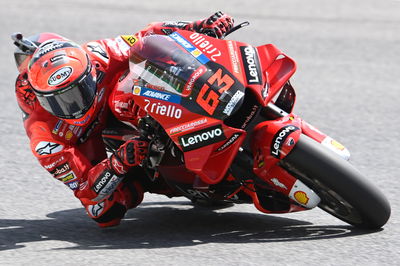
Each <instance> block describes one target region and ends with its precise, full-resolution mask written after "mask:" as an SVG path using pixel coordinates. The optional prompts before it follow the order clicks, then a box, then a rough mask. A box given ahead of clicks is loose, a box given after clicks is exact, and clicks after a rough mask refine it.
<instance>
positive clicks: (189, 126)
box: [167, 117, 208, 136]
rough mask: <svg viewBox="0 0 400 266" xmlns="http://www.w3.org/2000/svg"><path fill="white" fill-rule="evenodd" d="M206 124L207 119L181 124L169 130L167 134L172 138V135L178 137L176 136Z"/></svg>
mask: <svg viewBox="0 0 400 266" xmlns="http://www.w3.org/2000/svg"><path fill="white" fill-rule="evenodd" d="M206 123H208V119H207V117H204V118H200V119H195V120H192V121H189V122H187V123H183V124H180V125H178V126H176V127H172V128H168V129H167V132H168V133H169V134H170V135H171V136H172V135H176V134H179V133H182V132H186V131H189V130H192V129H194V128H196V127H198V126H201V125H204V124H206Z"/></svg>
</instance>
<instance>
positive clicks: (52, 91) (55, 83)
mask: <svg viewBox="0 0 400 266" xmlns="http://www.w3.org/2000/svg"><path fill="white" fill-rule="evenodd" d="M28 79H29V82H30V83H31V85H32V87H33V89H34V92H35V94H36V96H37V99H38V101H39V103H40V105H41V106H42V107H43V108H44V109H45V110H47V111H48V112H49V113H51V114H53V115H54V116H56V117H59V118H61V119H63V120H65V121H66V122H67V123H69V124H73V125H79V126H85V125H87V124H88V123H89V122H90V121H92V119H93V117H94V116H95V111H96V106H97V95H96V90H97V89H96V70H95V68H94V67H93V66H92V64H91V62H90V59H89V56H88V55H87V53H86V52H85V50H83V49H82V48H81V47H80V46H79V45H78V44H76V43H74V42H72V41H69V40H49V41H46V42H43V43H42V44H40V45H39V47H38V48H37V49H36V51H35V53H34V54H33V56H32V59H31V60H30V62H29V65H28Z"/></svg>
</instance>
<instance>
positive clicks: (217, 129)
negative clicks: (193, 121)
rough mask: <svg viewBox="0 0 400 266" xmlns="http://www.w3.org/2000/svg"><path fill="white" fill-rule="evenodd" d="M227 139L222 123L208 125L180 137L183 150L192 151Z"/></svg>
mask: <svg viewBox="0 0 400 266" xmlns="http://www.w3.org/2000/svg"><path fill="white" fill-rule="evenodd" d="M224 139H226V136H225V134H224V131H223V130H222V127H221V125H216V126H213V127H208V128H205V129H202V130H199V131H195V132H192V133H190V134H187V135H183V136H181V137H179V138H178V140H179V144H180V145H181V147H182V150H183V151H191V150H194V149H198V148H200V147H204V146H207V145H210V144H213V143H217V142H220V141H222V140H224Z"/></svg>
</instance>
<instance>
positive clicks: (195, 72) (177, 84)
mask: <svg viewBox="0 0 400 266" xmlns="http://www.w3.org/2000/svg"><path fill="white" fill-rule="evenodd" d="M211 41H212V40H210V43H211ZM220 44H221V43H220ZM222 45H225V43H224V42H223V43H222ZM200 49H201V48H198V47H196V45H195V44H194V43H193V42H191V40H190V38H187V37H186V38H185V37H184V36H183V34H182V35H181V34H179V33H176V32H174V33H172V34H171V35H169V36H164V35H150V36H146V37H144V38H142V39H141V40H140V41H139V42H138V43H137V44H135V45H134V46H133V47H132V48H131V50H130V52H131V56H130V71H131V75H130V76H131V78H133V85H134V86H137V88H138V90H139V89H140V88H143V87H145V88H149V89H152V90H158V91H166V92H169V93H172V94H177V95H179V96H180V97H181V100H180V101H179V102H180V104H181V105H182V106H184V107H185V108H186V109H188V110H190V111H191V112H193V113H196V114H200V115H205V116H211V117H214V118H218V119H221V120H222V119H225V118H226V117H228V116H230V115H231V114H233V113H234V112H235V111H236V110H238V109H239V107H240V105H241V104H242V101H243V98H244V91H245V88H244V86H243V84H242V83H240V82H239V81H238V79H237V78H236V77H235V76H234V75H233V74H232V72H231V71H230V70H229V69H230V68H231V67H230V65H225V64H220V63H216V62H214V61H213V60H212V58H211V59H210V58H209V57H207V56H208V55H207V54H206V53H203V52H201V50H200ZM228 64H229V63H228Z"/></svg>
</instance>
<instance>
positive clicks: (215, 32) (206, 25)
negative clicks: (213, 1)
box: [194, 11, 234, 39]
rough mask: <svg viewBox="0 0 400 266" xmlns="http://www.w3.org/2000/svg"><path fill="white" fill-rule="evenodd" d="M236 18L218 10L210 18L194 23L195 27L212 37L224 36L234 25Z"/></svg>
mask: <svg viewBox="0 0 400 266" xmlns="http://www.w3.org/2000/svg"><path fill="white" fill-rule="evenodd" d="M233 23H234V20H233V18H232V17H231V16H229V15H227V14H224V13H222V12H221V11H218V12H217V13H215V14H214V15H211V16H210V17H209V18H206V19H203V20H199V21H197V22H195V23H194V29H195V30H196V31H197V32H199V33H203V34H206V35H209V36H212V37H216V38H219V39H221V38H223V37H224V36H225V34H226V33H227V32H229V31H230V30H231V29H232V27H233Z"/></svg>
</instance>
